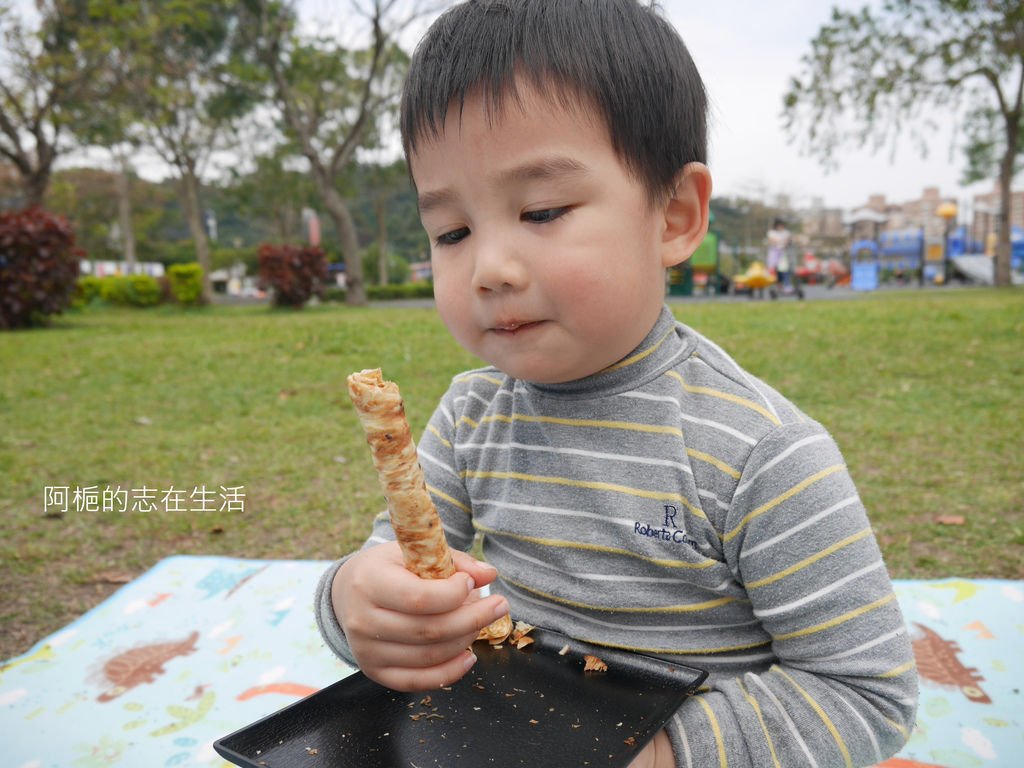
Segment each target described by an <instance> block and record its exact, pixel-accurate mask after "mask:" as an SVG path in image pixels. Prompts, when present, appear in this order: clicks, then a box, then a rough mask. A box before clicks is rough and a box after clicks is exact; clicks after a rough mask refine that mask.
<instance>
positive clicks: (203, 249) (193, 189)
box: [178, 169, 213, 304]
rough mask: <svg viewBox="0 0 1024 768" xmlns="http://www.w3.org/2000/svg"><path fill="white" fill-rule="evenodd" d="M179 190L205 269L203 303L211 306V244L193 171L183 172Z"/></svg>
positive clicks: (198, 253) (198, 256)
mask: <svg viewBox="0 0 1024 768" xmlns="http://www.w3.org/2000/svg"><path fill="white" fill-rule="evenodd" d="M178 188H179V190H180V192H181V207H182V209H183V210H184V211H185V217H186V218H187V219H188V230H189V232H190V233H191V234H192V242H193V244H194V245H195V247H196V260H197V261H198V262H199V266H201V267H202V268H203V303H205V304H209V303H210V302H211V301H212V300H213V290H212V288H211V283H210V244H209V241H207V239H206V230H205V229H203V218H202V210H201V209H200V207H199V179H197V178H196V176H195V173H193V172H192V171H191V169H186V170H183V171H182V175H181V178H180V179H179V187H178Z"/></svg>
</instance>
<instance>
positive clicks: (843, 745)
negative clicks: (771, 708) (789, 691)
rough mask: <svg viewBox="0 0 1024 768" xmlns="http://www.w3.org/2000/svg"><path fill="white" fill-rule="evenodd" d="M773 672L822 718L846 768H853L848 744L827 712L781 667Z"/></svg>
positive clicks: (773, 669)
mask: <svg viewBox="0 0 1024 768" xmlns="http://www.w3.org/2000/svg"><path fill="white" fill-rule="evenodd" d="M772 671H773V672H777V673H778V674H780V675H782V677H783V678H784V679H785V680H786V681H787V682H788V683H789V684H790V685H792V686H793V688H795V689H796V691H797V693H799V694H800V695H801V696H803V697H804V700H805V701H806V702H807V703H808V704H809V705H810V707H811V709H813V710H814V712H815V714H817V715H818V717H820V718H821V722H823V723H824V724H825V727H826V728H828V732H829V733H831V734H832V738H833V739H835V742H836V746H837V747H839V751H840V752H841V753H842V755H843V762H845V763H846V768H853V760H852V759H851V758H850V750H848V749H847V748H846V743H845V742H844V741H843V737H842V736H840V735H839V730H838V729H837V728H836V726H835V724H834V723H833V722H832V721H831V720H830V719H829V716H828V715H826V714H825V710H823V709H822V708H821V705H820V704H818V702H816V701H815V700H814V699H813V698H812V697H811V695H810V694H809V693H808V692H807V691H805V690H804V689H803V688H802V687H801V686H800V684H799V683H797V681H796V680H794V679H793V678H792V677H790V676H789V675H788V674H787V673H786V672H785V671H783V670H782V669H779V667H773V668H772Z"/></svg>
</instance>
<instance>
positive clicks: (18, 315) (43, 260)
mask: <svg viewBox="0 0 1024 768" xmlns="http://www.w3.org/2000/svg"><path fill="white" fill-rule="evenodd" d="M82 256H83V252H82V250H81V249H80V248H76V247H75V233H74V230H73V229H72V228H71V225H70V224H69V223H68V221H67V219H65V218H64V217H63V216H55V215H54V214H52V213H47V212H46V211H44V210H41V209H40V208H27V209H25V210H22V211H9V212H6V213H0V328H3V329H6V328H28V327H30V326H33V325H42V324H44V323H45V322H46V321H47V318H48V316H49V315H54V314H60V313H61V312H62V311H63V310H64V309H65V308H66V307H68V306H70V304H71V300H72V299H73V298H74V295H75V283H76V281H77V280H78V265H79V261H80V260H81V258H82Z"/></svg>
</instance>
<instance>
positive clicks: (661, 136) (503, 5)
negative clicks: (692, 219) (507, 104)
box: [401, 0, 707, 201]
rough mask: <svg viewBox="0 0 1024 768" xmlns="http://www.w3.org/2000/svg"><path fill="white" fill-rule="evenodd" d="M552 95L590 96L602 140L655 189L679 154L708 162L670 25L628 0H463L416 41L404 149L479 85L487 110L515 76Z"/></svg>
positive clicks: (696, 105)
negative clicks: (603, 130)
mask: <svg viewBox="0 0 1024 768" xmlns="http://www.w3.org/2000/svg"><path fill="white" fill-rule="evenodd" d="M517 78H520V79H521V80H522V81H524V82H526V83H528V84H530V85H532V86H533V87H534V88H536V89H537V91H539V92H540V93H542V94H545V95H550V97H551V98H553V99H555V100H556V101H557V102H559V103H560V104H561V105H562V106H565V107H567V108H568V107H573V106H579V105H586V106H588V107H589V106H593V107H594V108H596V109H597V110H598V111H599V112H600V114H601V115H602V116H603V118H604V121H605V124H606V125H607V127H608V131H609V133H610V135H611V142H612V147H613V148H614V150H615V152H616V153H617V154H618V155H619V157H620V159H621V160H622V161H623V164H624V165H625V166H626V168H627V169H628V170H629V171H631V172H632V174H633V175H634V176H635V177H636V178H637V179H638V180H639V181H640V182H641V183H642V184H643V185H644V187H645V189H646V190H647V193H648V196H649V197H650V199H651V200H652V201H654V200H659V199H662V198H663V196H664V195H665V194H666V193H668V192H669V191H670V190H671V189H672V186H673V183H674V179H675V176H676V173H677V172H678V171H679V170H680V169H681V168H682V167H683V166H684V165H686V164H687V163H690V162H701V163H706V162H707V97H706V95H705V92H704V84H703V82H702V81H701V78H700V74H699V73H698V72H697V68H696V66H694V63H693V60H692V59H691V58H690V54H689V52H688V51H687V50H686V46H685V45H684V44H683V41H682V40H681V39H680V37H679V35H678V33H677V32H676V31H675V29H674V28H673V27H672V25H671V24H669V22H668V21H666V20H665V19H664V18H663V17H662V16H661V15H660V13H659V12H658V11H657V10H656V9H655V8H654V7H653V6H651V7H648V6H643V5H640V4H639V3H638V2H637V0H469V2H466V3H461V4H459V5H457V6H455V7H453V8H451V9H449V10H448V11H446V12H445V13H444V14H443V15H441V16H440V17H439V18H438V19H437V20H436V21H435V22H434V24H433V25H431V27H430V29H429V30H428V31H427V34H426V36H425V37H424V38H423V40H422V41H421V42H420V44H419V45H418V46H417V48H416V51H415V53H414V54H413V57H412V63H411V65H410V67H409V76H408V78H407V79H406V83H405V88H404V91H403V93H402V106H401V128H402V146H403V148H404V149H405V154H406V158H408V157H409V156H410V155H411V154H412V152H413V151H415V149H416V146H417V143H418V142H419V141H421V140H423V139H424V138H436V137H437V136H439V135H440V133H441V131H442V129H443V126H444V122H445V118H446V116H447V114H448V109H449V107H452V106H454V107H455V108H457V109H458V110H459V113H460V114H461V111H462V108H463V106H464V104H465V100H466V97H467V95H470V94H471V93H472V92H478V93H479V94H480V95H481V96H482V97H483V99H484V103H485V108H486V109H487V111H488V114H489V115H491V116H493V115H496V114H498V113H500V111H501V109H502V108H503V105H504V100H505V99H506V98H507V97H509V96H511V97H512V98H513V99H515V98H516V97H517V93H516V90H515V89H516V82H515V81H516V79H517Z"/></svg>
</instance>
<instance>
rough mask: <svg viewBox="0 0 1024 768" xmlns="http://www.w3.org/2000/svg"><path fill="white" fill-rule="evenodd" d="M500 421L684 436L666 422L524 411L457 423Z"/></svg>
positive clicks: (463, 418)
mask: <svg viewBox="0 0 1024 768" xmlns="http://www.w3.org/2000/svg"><path fill="white" fill-rule="evenodd" d="M495 421H500V422H502V423H505V424H512V423H513V422H516V421H520V422H524V423H527V424H560V425H563V426H567V427H595V428H598V429H623V430H626V431H629V432H650V433H654V434H661V435H672V436H673V437H682V436H683V430H681V429H680V428H679V427H672V426H668V425H666V424H641V423H638V422H631V421H602V420H600V419H564V418H559V417H556V416H527V415H526V414H522V413H514V414H512V415H511V416H508V415H506V414H503V413H495V414H492V415H490V416H484V417H483V418H482V419H480V421H474V420H473V419H471V418H469V417H468V416H461V417H459V420H458V422H456V423H457V424H461V423H466V424H469V426H471V427H473V429H476V428H477V427H479V426H480V425H481V424H487V423H488V422H495Z"/></svg>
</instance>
